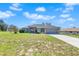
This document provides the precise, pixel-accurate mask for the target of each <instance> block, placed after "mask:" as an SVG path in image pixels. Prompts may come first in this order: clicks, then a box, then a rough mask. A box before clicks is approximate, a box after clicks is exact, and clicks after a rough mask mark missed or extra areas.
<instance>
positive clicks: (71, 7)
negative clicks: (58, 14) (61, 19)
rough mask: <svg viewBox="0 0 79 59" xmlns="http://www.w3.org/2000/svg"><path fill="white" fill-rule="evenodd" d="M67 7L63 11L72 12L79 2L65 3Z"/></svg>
mask: <svg viewBox="0 0 79 59" xmlns="http://www.w3.org/2000/svg"><path fill="white" fill-rule="evenodd" d="M64 5H65V9H64V10H63V13H68V12H72V11H73V10H74V7H75V5H78V4H77V3H65V4H64Z"/></svg>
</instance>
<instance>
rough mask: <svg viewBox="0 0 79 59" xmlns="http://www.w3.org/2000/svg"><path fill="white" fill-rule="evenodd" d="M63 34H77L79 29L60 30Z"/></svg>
mask: <svg viewBox="0 0 79 59" xmlns="http://www.w3.org/2000/svg"><path fill="white" fill-rule="evenodd" d="M60 32H61V33H63V34H79V28H66V29H62V30H60Z"/></svg>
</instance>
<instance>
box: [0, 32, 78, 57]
mask: <svg viewBox="0 0 79 59" xmlns="http://www.w3.org/2000/svg"><path fill="white" fill-rule="evenodd" d="M0 55H3V56H29V55H30V56H73V55H74V56H77V55H78V56H79V48H76V47H73V46H71V45H70V44H67V43H65V42H63V41H61V40H58V39H56V38H54V37H51V36H48V35H46V34H30V33H18V34H14V33H10V32H0Z"/></svg>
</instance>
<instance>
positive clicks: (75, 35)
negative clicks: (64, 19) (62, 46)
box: [68, 34, 79, 38]
mask: <svg viewBox="0 0 79 59" xmlns="http://www.w3.org/2000/svg"><path fill="white" fill-rule="evenodd" d="M68 36H71V37H76V38H79V34H70V35H68Z"/></svg>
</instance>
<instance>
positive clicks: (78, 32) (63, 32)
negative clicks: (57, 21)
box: [61, 31, 79, 34]
mask: <svg viewBox="0 0 79 59" xmlns="http://www.w3.org/2000/svg"><path fill="white" fill-rule="evenodd" d="M61 33H62V34H79V31H73V32H71V31H68V32H67V31H62V32H61Z"/></svg>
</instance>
